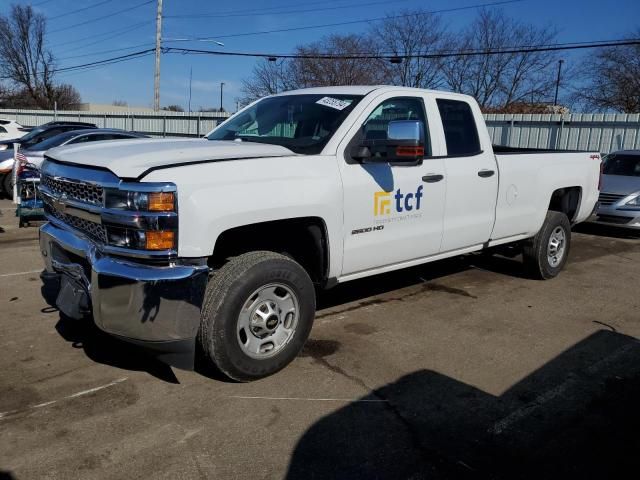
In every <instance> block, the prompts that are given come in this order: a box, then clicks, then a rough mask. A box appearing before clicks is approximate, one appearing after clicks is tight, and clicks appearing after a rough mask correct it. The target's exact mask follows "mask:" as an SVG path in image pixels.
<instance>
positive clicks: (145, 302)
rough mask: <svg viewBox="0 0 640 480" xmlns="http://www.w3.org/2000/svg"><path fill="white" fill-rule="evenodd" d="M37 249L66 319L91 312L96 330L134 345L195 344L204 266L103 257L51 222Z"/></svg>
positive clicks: (42, 230) (89, 244)
mask: <svg viewBox="0 0 640 480" xmlns="http://www.w3.org/2000/svg"><path fill="white" fill-rule="evenodd" d="M40 250H41V252H42V256H43V258H44V263H45V268H46V272H47V275H48V276H52V275H53V276H56V277H57V278H58V279H59V280H60V288H59V291H58V297H57V300H56V304H57V306H58V308H59V309H60V310H61V311H62V312H63V313H65V314H67V315H68V316H71V317H79V316H82V315H83V314H86V313H92V314H93V319H94V322H95V324H96V325H97V326H98V327H99V328H100V329H101V330H103V331H105V332H107V333H109V334H112V335H116V336H118V337H121V338H123V339H125V340H129V341H132V342H133V343H137V344H143V345H146V344H154V343H161V342H177V343H180V342H185V341H187V342H189V341H193V339H195V337H196V335H197V332H198V328H199V325H200V307H201V306H202V300H203V298H204V291H205V288H206V284H207V279H208V273H209V269H208V267H207V266H206V265H185V264H179V263H180V262H179V261H177V262H175V263H174V264H172V265H170V266H155V265H147V264H142V263H136V262H132V261H129V260H125V259H122V258H118V257H113V256H107V255H104V254H102V253H101V252H100V251H99V250H98V249H97V247H96V246H95V244H93V243H92V242H91V241H89V240H88V239H86V238H85V237H83V236H81V235H79V234H77V233H75V232H74V231H71V230H69V229H66V228H62V227H59V226H56V225H53V224H52V223H50V222H49V223H46V224H45V225H43V226H42V227H41V228H40ZM155 346H156V347H157V346H158V345H155ZM151 347H152V348H153V345H151Z"/></svg>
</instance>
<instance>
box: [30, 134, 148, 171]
mask: <svg viewBox="0 0 640 480" xmlns="http://www.w3.org/2000/svg"><path fill="white" fill-rule="evenodd" d="M131 138H149V137H148V136H146V135H142V134H140V133H136V132H128V131H126V130H120V129H118V128H95V129H86V130H72V131H70V132H65V133H60V134H58V135H55V136H53V137H49V138H47V139H46V140H43V141H42V142H40V143H36V144H35V145H32V146H30V147H29V148H21V149H20V152H21V153H22V154H23V155H24V157H25V158H26V162H27V163H29V164H30V165H33V166H35V167H38V168H39V167H40V165H42V162H43V161H44V154H45V152H46V151H47V150H49V149H51V148H55V147H62V146H65V145H77V144H79V143H88V142H103V141H107V140H127V139H131Z"/></svg>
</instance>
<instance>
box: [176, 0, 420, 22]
mask: <svg viewBox="0 0 640 480" xmlns="http://www.w3.org/2000/svg"><path fill="white" fill-rule="evenodd" d="M406 1H409V0H382V1H376V2H364V3H362V2H361V3H353V4H349V5H340V6H337V7H317V8H306V9H302V10H300V9H299V10H287V11H284V12H282V11H280V12H276V13H277V14H278V15H289V14H292V13H308V12H319V11H325V10H344V9H349V8H357V7H369V6H374V5H388V4H389V3H398V2H406ZM281 8H282V7H281ZM265 15H273V12H270V11H267V12H261V11H260V10H252V11H250V12H249V11H245V13H239V12H236V13H200V14H197V13H196V14H184V15H165V17H164V18H229V17H259V16H265Z"/></svg>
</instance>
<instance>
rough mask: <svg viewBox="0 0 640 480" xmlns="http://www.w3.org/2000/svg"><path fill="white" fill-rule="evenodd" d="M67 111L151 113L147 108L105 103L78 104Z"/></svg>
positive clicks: (151, 109)
mask: <svg viewBox="0 0 640 480" xmlns="http://www.w3.org/2000/svg"><path fill="white" fill-rule="evenodd" d="M69 110H75V111H79V112H153V108H149V107H131V106H129V105H110V104H106V103H78V104H77V105H74V106H73V108H70V109H69Z"/></svg>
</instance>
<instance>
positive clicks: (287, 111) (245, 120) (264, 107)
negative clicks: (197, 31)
mask: <svg viewBox="0 0 640 480" xmlns="http://www.w3.org/2000/svg"><path fill="white" fill-rule="evenodd" d="M361 99H362V96H358V95H283V96H277V97H269V98H265V99H263V100H260V101H259V102H258V103H256V104H255V105H253V106H252V107H250V108H249V109H247V110H245V111H244V112H242V113H240V114H238V115H236V116H235V117H233V118H231V119H230V120H229V121H227V122H226V123H225V124H224V125H222V126H220V128H217V129H215V130H214V131H213V132H211V134H210V135H209V136H208V137H207V138H208V139H209V140H237V141H243V142H258V143H269V144H273V145H281V146H283V147H286V148H288V149H289V150H291V151H293V152H295V153H304V154H318V153H320V152H321V151H322V149H323V148H324V146H325V145H326V144H327V142H328V141H329V139H330V138H331V136H332V135H333V134H334V133H335V131H336V130H337V129H338V127H339V126H340V124H341V123H342V122H343V121H344V119H345V118H346V117H347V115H349V113H350V112H351V111H352V110H353V108H354V107H355V106H356V104H357V103H358V102H359V101H360V100H361Z"/></svg>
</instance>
